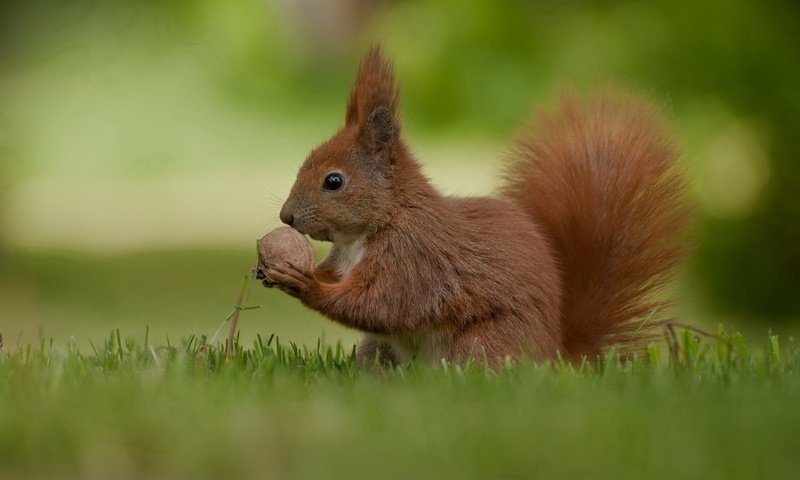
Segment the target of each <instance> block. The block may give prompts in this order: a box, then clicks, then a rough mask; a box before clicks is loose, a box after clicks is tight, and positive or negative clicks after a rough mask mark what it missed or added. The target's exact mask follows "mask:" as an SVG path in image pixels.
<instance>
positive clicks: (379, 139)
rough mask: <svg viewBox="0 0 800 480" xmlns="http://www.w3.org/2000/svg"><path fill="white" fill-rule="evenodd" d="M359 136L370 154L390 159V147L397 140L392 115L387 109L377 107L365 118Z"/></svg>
mask: <svg viewBox="0 0 800 480" xmlns="http://www.w3.org/2000/svg"><path fill="white" fill-rule="evenodd" d="M361 134H362V138H363V140H364V143H365V144H366V146H367V148H368V149H369V150H370V151H371V152H372V153H375V154H379V155H381V156H387V157H390V156H391V155H390V153H391V149H392V146H393V145H394V142H395V140H396V139H397V127H396V122H395V118H394V115H392V112H390V111H389V109H388V108H387V107H383V106H380V107H377V108H376V109H375V110H373V111H372V113H370V115H369V117H368V118H367V123H366V125H364V127H362V129H361Z"/></svg>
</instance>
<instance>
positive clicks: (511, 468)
mask: <svg viewBox="0 0 800 480" xmlns="http://www.w3.org/2000/svg"><path fill="white" fill-rule="evenodd" d="M676 338H677V343H673V344H671V347H670V348H664V347H663V346H655V345H654V346H651V347H650V348H649V349H648V351H647V354H646V355H644V356H643V357H642V358H636V359H633V360H631V361H628V362H625V363H619V362H617V361H615V360H613V359H612V357H611V356H609V357H607V358H605V359H600V360H598V361H596V362H586V363H584V364H583V365H580V366H572V365H568V364H561V363H558V362H556V363H554V364H546V365H534V364H518V365H508V366H507V367H506V368H504V369H502V370H500V371H495V372H491V371H488V370H487V369H486V368H484V366H482V365H480V364H473V365H468V366H465V367H459V366H456V365H446V364H443V365H440V366H438V367H436V368H423V367H421V366H419V365H415V364H410V365H405V366H403V367H398V368H395V369H384V368H378V367H376V368H373V369H366V370H365V369H359V368H357V367H356V366H355V363H354V358H353V352H352V350H351V349H349V348H343V347H342V346H341V345H338V346H327V345H324V344H323V343H322V342H319V343H318V344H317V345H316V346H315V347H313V348H307V347H299V346H297V345H294V344H284V343H281V342H280V341H279V339H278V338H277V337H275V336H271V337H268V338H263V337H261V336H257V337H256V338H255V340H254V341H253V342H252V343H251V344H247V345H243V344H242V343H240V342H238V341H237V342H234V346H233V351H232V352H231V355H230V356H229V358H228V356H227V355H226V352H225V345H224V339H223V341H217V342H215V343H214V344H210V343H209V341H208V339H207V338H206V337H197V336H190V337H188V338H187V339H185V340H183V341H181V342H177V343H175V342H165V343H163V344H159V345H156V344H155V343H153V340H152V339H151V338H148V335H147V334H146V335H145V336H144V338H143V339H142V338H139V339H136V338H134V337H125V336H123V335H122V334H121V333H120V331H119V330H116V331H114V332H113V333H112V334H111V335H110V336H109V337H108V338H106V339H105V341H103V342H98V343H93V344H92V346H91V347H89V348H88V349H83V348H81V347H79V346H78V345H77V344H76V343H75V342H74V341H72V342H68V343H67V344H66V346H61V347H59V346H58V345H56V343H55V342H53V341H52V340H45V339H41V340H40V341H39V342H38V343H36V344H27V345H17V346H16V347H13V348H11V349H10V348H8V347H6V348H5V349H3V350H0V472H1V473H0V478H4V479H6V478H10V479H13V478H219V477H223V476H224V477H225V478H548V479H551V478H622V479H626V478H631V479H633V478H704V479H707V478H729V479H730V478H743V479H744V478H748V479H750V478H794V475H796V472H797V469H798V468H800V459H798V457H797V455H796V453H797V449H798V447H799V446H800V443H799V441H798V437H797V432H798V431H800V414H798V410H797V405H798V402H800V378H799V377H800V375H798V368H800V348H798V345H796V344H795V343H794V342H793V341H792V340H791V339H789V340H787V341H781V340H780V339H778V337H776V336H770V337H769V338H768V339H767V342H766V345H764V346H763V347H756V348H751V347H748V345H746V344H745V341H744V339H743V338H742V336H741V335H738V334H728V333H726V332H724V331H720V333H719V335H718V336H717V338H716V339H710V340H705V341H703V340H700V339H697V338H695V337H694V336H692V334H691V332H683V333H681V334H679V335H678V336H677V337H676Z"/></svg>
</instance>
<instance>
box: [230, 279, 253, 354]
mask: <svg viewBox="0 0 800 480" xmlns="http://www.w3.org/2000/svg"><path fill="white" fill-rule="evenodd" d="M249 279H250V274H248V275H245V276H244V280H243V281H242V289H241V290H239V296H238V297H237V298H236V305H234V306H233V313H232V314H231V326H230V329H228V339H227V340H226V341H225V358H226V359H227V360H230V359H231V356H232V355H233V339H234V337H235V336H236V326H237V324H238V323H239V312H241V311H242V310H243V308H242V302H243V301H244V293H245V292H246V291H247V281H248V280H249Z"/></svg>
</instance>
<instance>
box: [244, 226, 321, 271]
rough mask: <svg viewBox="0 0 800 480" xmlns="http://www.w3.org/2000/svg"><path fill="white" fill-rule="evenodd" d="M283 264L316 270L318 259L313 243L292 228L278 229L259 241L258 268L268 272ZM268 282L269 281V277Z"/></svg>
mask: <svg viewBox="0 0 800 480" xmlns="http://www.w3.org/2000/svg"><path fill="white" fill-rule="evenodd" d="M282 262H288V263H291V264H292V265H294V266H296V267H298V268H302V269H305V270H307V271H312V270H314V265H315V263H316V259H315V257H314V249H313V248H312V247H311V242H309V241H308V239H307V238H306V237H305V235H303V234H302V233H300V232H298V231H297V230H295V229H293V228H291V227H278V228H276V229H275V230H273V231H271V232H269V233H268V234H266V235H264V236H263V237H261V240H259V241H258V267H259V269H264V270H266V269H267V268H268V267H271V266H275V265H277V264H279V263H282ZM267 280H269V278H268V276H267Z"/></svg>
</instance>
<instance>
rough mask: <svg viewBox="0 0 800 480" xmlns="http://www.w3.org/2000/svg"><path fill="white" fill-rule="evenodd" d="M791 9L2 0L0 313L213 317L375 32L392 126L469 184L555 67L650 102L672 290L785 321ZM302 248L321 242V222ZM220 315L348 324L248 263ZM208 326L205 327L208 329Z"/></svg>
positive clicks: (53, 327) (24, 336)
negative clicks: (667, 123)
mask: <svg viewBox="0 0 800 480" xmlns="http://www.w3.org/2000/svg"><path fill="white" fill-rule="evenodd" d="M798 10H800V7H798V4H797V3H796V2H793V1H789V0H786V1H780V0H769V1H744V0H743V1H730V0H728V1H721V0H708V1H706V2H695V1H689V0H675V1H666V2H641V1H631V2H613V1H603V2H579V1H568V0H563V1H538V2H537V1H525V2H523V1H512V0H509V1H506V2H496V1H491V0H472V1H467V2H464V1H456V0H440V1H412V0H403V1H382V2H379V1H367V0H302V1H292V0H270V1H255V0H250V1H247V0H246V1H238V2H231V1H221V0H210V1H209V0H205V1H201V0H182V1H179V0H174V1H133V0H127V1H126V0H113V1H112V0H104V1H90V0H73V1H69V0H63V1H41V0H33V1H26V2H23V1H5V2H3V3H2V4H0V333H2V334H3V335H4V337H5V341H6V343H7V344H10V343H14V342H16V341H19V340H21V341H22V342H28V341H31V340H35V339H36V338H37V336H38V335H39V332H40V331H42V332H44V335H46V336H53V337H55V338H56V339H57V340H59V341H61V340H62V339H66V338H67V337H69V336H74V337H75V338H76V339H77V340H78V341H79V342H85V341H86V339H88V338H96V337H98V336H100V335H105V334H107V333H108V332H109V331H110V330H111V329H113V328H117V327H119V328H121V329H122V330H123V331H124V332H125V333H129V334H137V335H143V334H144V331H145V328H146V327H149V329H150V335H151V338H154V339H155V338H164V337H166V336H170V338H178V337H183V336H186V335H188V334H190V333H193V332H194V333H198V334H208V335H213V333H214V332H215V331H216V330H217V328H218V327H219V326H220V324H221V322H222V321H223V320H224V319H225V317H226V316H227V315H228V313H229V311H230V309H231V306H232V304H233V302H234V300H235V298H236V294H237V292H238V290H239V287H240V285H241V281H242V276H243V275H244V274H245V273H246V272H247V271H248V269H249V267H250V266H251V265H252V263H253V260H254V241H255V239H256V238H258V237H259V236H260V235H261V234H263V233H264V232H266V231H267V230H269V229H271V228H273V227H275V226H277V225H278V224H279V221H278V218H277V212H278V209H279V206H280V204H281V201H282V199H283V198H284V196H285V195H286V193H287V192H288V190H289V187H290V186H291V183H292V181H293V178H294V174H295V172H296V169H297V167H298V165H299V164H300V162H301V161H302V160H303V159H304V157H305V155H306V154H307V152H308V151H309V150H310V149H311V148H313V147H314V146H316V145H317V144H318V143H320V142H322V141H323V140H324V139H325V138H326V137H327V136H328V135H329V134H331V133H333V132H334V131H335V130H336V129H337V128H338V127H339V126H340V125H341V123H342V120H343V117H344V103H345V98H346V95H347V92H348V89H349V83H350V81H351V79H352V77H353V75H354V71H355V66H356V64H357V60H358V56H359V55H360V53H361V52H363V51H364V49H365V48H366V47H367V46H369V45H370V44H372V43H374V42H376V41H380V42H382V43H383V44H384V47H385V49H386V51H387V52H388V53H389V54H390V55H391V56H392V57H393V58H394V59H395V66H396V72H397V75H398V77H399V79H400V81H401V83H402V88H403V96H404V98H403V107H402V108H403V115H404V118H405V125H406V127H405V131H406V136H407V138H408V140H409V142H410V143H411V145H412V146H413V147H414V149H415V152H416V153H417V155H418V157H419V158H420V160H422V162H423V163H424V164H425V168H426V171H427V173H428V174H429V176H430V177H431V178H432V179H433V180H434V182H435V183H436V184H437V185H439V186H440V187H441V188H442V189H443V190H444V191H446V192H448V193H453V194H483V193H490V192H491V191H492V189H493V188H494V187H495V186H496V185H497V180H498V176H497V171H498V168H499V166H500V165H501V164H502V159H503V157H504V155H505V152H506V149H507V148H508V145H509V139H510V138H512V137H513V135H514V133H515V132H516V131H517V130H518V129H519V128H520V126H521V125H522V124H523V123H524V122H525V121H526V120H527V119H528V118H529V116H530V114H531V112H532V108H533V106H534V105H544V106H546V105H548V104H550V103H551V102H552V99H553V98H554V96H555V94H556V93H557V92H558V90H559V88H560V87H562V86H565V85H567V86H577V87H578V88H583V89H585V88H587V87H589V86H591V85H595V84H598V83H612V84H618V85H624V86H630V87H633V88H636V89H640V90H644V91H646V92H649V93H650V94H651V95H652V96H653V97H654V98H656V99H658V100H660V101H661V102H663V103H664V104H665V105H667V106H668V109H669V113H670V116H671V119H672V120H673V125H674V128H675V130H676V132H677V133H678V135H679V136H680V138H681V140H682V142H683V147H684V150H685V153H686V155H685V159H684V160H685V164H686V166H687V168H688V170H689V171H690V174H691V179H692V191H693V192H692V193H693V195H694V197H695V198H696V199H697V202H698V205H699V222H698V224H697V227H696V229H695V230H696V232H695V233H696V235H695V237H696V239H697V243H698V248H697V250H696V253H695V254H694V256H693V257H692V259H691V261H690V262H688V264H687V266H686V268H685V269H684V270H683V272H682V275H681V276H680V279H679V282H678V283H677V284H676V287H675V289H674V292H673V295H674V296H675V298H676V303H677V305H678V307H677V309H676V314H677V315H678V316H679V317H680V318H681V319H682V320H684V321H686V322H689V323H693V324H696V325H700V326H711V327H712V328H713V326H714V325H715V324H716V323H718V322H723V323H725V324H728V325H732V326H733V327H734V328H739V329H744V330H757V331H759V332H763V331H765V330H766V329H768V328H771V329H772V330H773V331H775V332H777V333H790V334H791V333H797V332H798V330H800V326H798V325H799V324H798V319H800V247H799V246H798V244H800V241H799V240H800V232H798V225H800V185H799V183H800V181H799V180H798V179H800V162H798V159H799V158H800V142H798V132H800V88H798V86H800V55H798V47H800V12H798ZM318 248H319V253H320V254H322V253H323V252H324V250H325V248H326V247H325V246H324V245H318ZM256 287H257V288H254V289H253V290H252V292H251V296H250V299H249V303H251V304H260V305H262V308H261V309H260V310H255V311H248V312H245V314H244V315H243V316H242V318H241V323H240V326H241V329H242V335H243V336H244V337H245V338H248V337H252V336H254V335H255V334H256V333H267V334H269V333H273V332H274V333H277V334H279V335H280V336H281V337H282V338H283V339H285V340H292V341H295V342H299V343H314V342H316V339H317V338H318V337H319V336H320V335H321V334H322V335H324V336H325V337H326V338H327V339H328V340H334V341H335V340H339V339H341V340H343V341H345V342H352V341H353V339H355V338H356V334H355V333H353V332H348V331H345V330H344V329H341V328H339V327H337V326H335V325H333V324H331V323H328V322H326V321H325V320H323V319H321V318H320V317H319V316H317V315H316V314H313V313H311V312H308V311H306V310H305V309H303V308H302V307H301V306H300V305H299V304H298V303H297V302H295V301H294V300H292V299H289V298H286V297H285V296H284V295H281V294H280V293H279V292H273V291H267V290H266V289H263V288H260V287H258V286H256ZM223 334H224V332H223Z"/></svg>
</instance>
